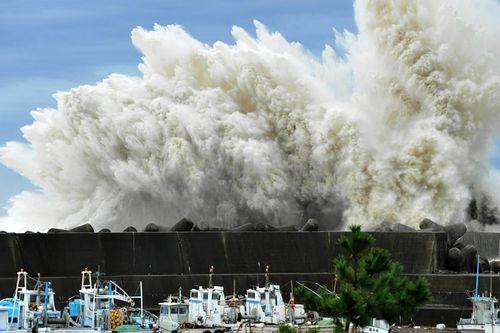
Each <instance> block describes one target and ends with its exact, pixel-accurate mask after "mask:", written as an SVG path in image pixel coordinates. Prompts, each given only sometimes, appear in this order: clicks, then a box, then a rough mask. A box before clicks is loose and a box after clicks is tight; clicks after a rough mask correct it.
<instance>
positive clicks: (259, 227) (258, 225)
mask: <svg viewBox="0 0 500 333" xmlns="http://www.w3.org/2000/svg"><path fill="white" fill-rule="evenodd" d="M253 228H254V230H255V231H266V224H265V223H263V222H257V223H255V224H254V225H253Z"/></svg>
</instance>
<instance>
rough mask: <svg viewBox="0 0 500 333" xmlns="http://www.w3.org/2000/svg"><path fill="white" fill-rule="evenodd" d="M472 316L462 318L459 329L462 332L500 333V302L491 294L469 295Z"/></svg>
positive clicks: (458, 325)
mask: <svg viewBox="0 0 500 333" xmlns="http://www.w3.org/2000/svg"><path fill="white" fill-rule="evenodd" d="M469 300H470V301H471V302H472V315H471V317H470V318H460V320H459V321H458V323H457V329H458V330H459V331H460V332H462V333H500V304H499V302H498V300H497V299H496V298H494V297H491V296H484V295H483V296H475V297H469Z"/></svg>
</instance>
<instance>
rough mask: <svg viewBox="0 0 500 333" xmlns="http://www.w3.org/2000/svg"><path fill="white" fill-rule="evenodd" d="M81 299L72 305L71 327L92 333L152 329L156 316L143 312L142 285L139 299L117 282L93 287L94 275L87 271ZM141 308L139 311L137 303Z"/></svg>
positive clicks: (96, 284)
mask: <svg viewBox="0 0 500 333" xmlns="http://www.w3.org/2000/svg"><path fill="white" fill-rule="evenodd" d="M81 274H82V280H81V286H80V290H79V298H76V299H73V300H71V302H69V304H68V307H69V316H70V317H71V326H72V327H76V328H86V329H92V330H111V329H113V328H115V327H117V326H119V325H121V324H125V323H126V324H131V325H137V326H138V329H152V328H153V326H154V324H155V321H156V316H154V315H151V314H150V313H147V312H145V311H144V309H143V296H142V282H139V285H138V290H139V295H136V296H130V295H129V294H127V293H126V292H125V291H124V290H123V289H122V288H121V287H120V286H119V285H118V284H116V283H115V282H114V281H111V280H109V281H106V282H101V281H100V280H99V277H98V278H97V279H96V280H97V281H96V282H95V283H92V271H90V270H87V269H85V270H83V271H82V272H81ZM136 301H139V302H140V307H139V308H135V302H136Z"/></svg>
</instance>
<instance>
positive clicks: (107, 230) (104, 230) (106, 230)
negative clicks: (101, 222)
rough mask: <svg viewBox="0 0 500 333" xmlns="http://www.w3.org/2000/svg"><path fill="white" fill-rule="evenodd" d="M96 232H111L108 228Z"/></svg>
mask: <svg viewBox="0 0 500 333" xmlns="http://www.w3.org/2000/svg"><path fill="white" fill-rule="evenodd" d="M98 232H111V230H109V229H108V228H102V229H101V230H99V231H98Z"/></svg>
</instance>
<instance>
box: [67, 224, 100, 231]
mask: <svg viewBox="0 0 500 333" xmlns="http://www.w3.org/2000/svg"><path fill="white" fill-rule="evenodd" d="M69 231H71V232H94V228H93V227H92V225H91V224H90V223H85V224H82V225H79V226H77V227H74V228H73V229H70V230H69Z"/></svg>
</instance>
